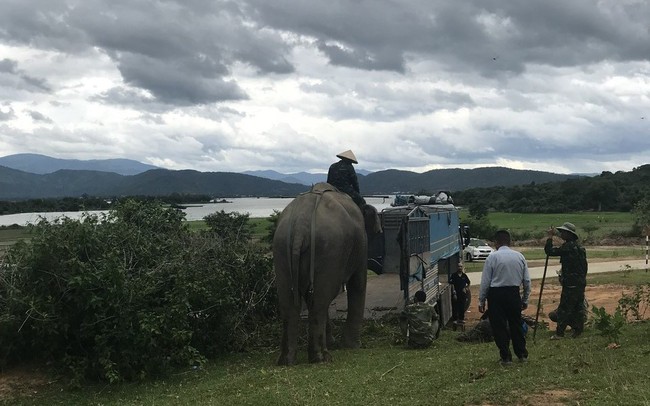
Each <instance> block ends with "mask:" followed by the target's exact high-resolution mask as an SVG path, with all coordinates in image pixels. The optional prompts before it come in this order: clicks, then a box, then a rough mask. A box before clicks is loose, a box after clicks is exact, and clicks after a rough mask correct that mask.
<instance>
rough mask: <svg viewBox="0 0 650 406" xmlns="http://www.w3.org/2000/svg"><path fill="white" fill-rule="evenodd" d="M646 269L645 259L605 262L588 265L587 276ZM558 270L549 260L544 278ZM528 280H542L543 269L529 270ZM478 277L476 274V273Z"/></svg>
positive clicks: (553, 262)
mask: <svg viewBox="0 0 650 406" xmlns="http://www.w3.org/2000/svg"><path fill="white" fill-rule="evenodd" d="M628 266H629V267H630V269H648V265H646V263H645V259H636V260H635V259H632V260H623V261H607V262H591V263H590V264H589V271H588V274H594V273H603V272H616V271H624V270H626V269H628ZM558 270H560V264H559V263H558V260H557V259H555V260H549V263H548V269H547V270H546V277H549V276H556V275H557V274H556V271H558ZM529 271H530V278H531V279H542V275H543V274H544V267H543V266H539V267H533V268H529ZM477 276H478V273H477ZM476 279H477V281H480V280H481V279H480V277H477V278H476Z"/></svg>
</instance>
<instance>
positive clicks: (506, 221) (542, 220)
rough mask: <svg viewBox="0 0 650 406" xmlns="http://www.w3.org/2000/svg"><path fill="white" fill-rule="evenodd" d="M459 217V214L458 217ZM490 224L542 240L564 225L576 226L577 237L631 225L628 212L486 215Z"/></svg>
mask: <svg viewBox="0 0 650 406" xmlns="http://www.w3.org/2000/svg"><path fill="white" fill-rule="evenodd" d="M461 215H462V214H461ZM488 219H489V220H490V223H492V224H494V225H495V226H497V227H499V228H505V229H508V230H510V231H512V232H513V233H516V234H518V235H525V234H527V235H529V236H530V238H542V237H544V236H545V235H546V230H547V229H548V228H549V227H557V226H560V225H562V224H563V223H564V222H567V221H568V222H570V223H573V224H575V225H576V227H577V231H578V234H581V235H584V236H587V235H589V234H592V235H593V237H596V238H598V237H603V236H606V235H610V234H612V233H617V234H620V233H625V232H629V231H630V229H631V228H632V225H633V224H634V218H633V216H632V214H631V213H619V212H579V213H567V214H540V213H532V214H528V213H525V214H522V213H501V212H498V213H497V212H495V213H489V214H488Z"/></svg>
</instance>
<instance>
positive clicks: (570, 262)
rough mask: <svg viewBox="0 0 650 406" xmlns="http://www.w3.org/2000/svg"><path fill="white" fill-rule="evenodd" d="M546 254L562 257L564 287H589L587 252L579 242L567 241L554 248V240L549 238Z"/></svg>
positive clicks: (545, 249) (562, 281) (545, 248)
mask: <svg viewBox="0 0 650 406" xmlns="http://www.w3.org/2000/svg"><path fill="white" fill-rule="evenodd" d="M544 252H546V255H548V256H551V257H560V264H562V269H561V271H560V273H561V283H562V286H579V287H584V286H586V285H587V267H588V266H587V251H585V249H584V247H583V246H581V245H580V244H578V242H577V241H565V242H564V244H562V245H560V246H559V247H554V246H553V240H552V239H550V238H549V239H547V240H546V245H545V246H544Z"/></svg>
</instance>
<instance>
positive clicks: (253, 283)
mask: <svg viewBox="0 0 650 406" xmlns="http://www.w3.org/2000/svg"><path fill="white" fill-rule="evenodd" d="M183 220H184V214H183V213H182V212H181V211H179V210H176V209H170V208H166V207H164V206H163V205H162V204H161V203H158V202H150V203H142V202H140V203H139V202H135V201H125V202H121V203H119V204H118V205H117V206H116V207H115V208H114V209H113V210H111V211H110V212H109V213H108V214H107V215H101V216H96V215H85V216H83V217H82V218H81V219H80V220H70V219H66V218H63V219H59V220H55V221H53V222H49V221H47V220H45V219H41V220H40V221H39V222H38V223H37V224H36V225H35V226H33V227H32V228H31V239H30V241H29V242H25V241H21V242H18V243H17V244H16V245H14V246H13V247H12V248H11V249H10V251H9V252H8V254H7V257H6V260H5V263H6V265H5V270H4V271H3V273H2V275H1V276H2V277H1V278H0V298H1V299H2V300H1V301H0V360H1V361H2V362H3V363H8V362H12V361H14V362H16V361H21V360H27V359H38V360H41V361H51V362H53V363H55V364H56V365H60V366H63V367H65V368H67V370H68V371H70V372H71V374H72V377H73V382H80V381H81V380H82V379H84V378H88V377H90V378H100V379H105V380H108V381H110V382H115V381H120V380H132V379H138V378H143V377H147V376H156V375H160V374H165V373H167V372H169V371H170V370H172V369H173V368H176V367H179V366H188V365H198V364H201V363H202V362H203V361H204V359H205V358H204V357H205V356H206V355H213V354H216V353H218V352H222V351H228V350H233V349H241V348H242V346H245V345H247V344H248V343H249V342H250V332H251V331H253V330H254V329H256V328H259V326H258V325H257V324H255V323H256V322H259V321H260V320H267V319H269V318H272V317H273V316H274V315H275V302H273V303H272V304H271V302H272V301H274V300H275V297H274V296H273V294H272V293H274V292H272V293H271V294H268V293H269V291H270V286H271V284H272V282H273V272H272V266H271V261H270V259H269V258H267V257H266V256H265V255H263V253H261V251H260V250H258V249H256V247H255V246H253V245H252V244H251V243H250V242H248V241H245V240H241V239H237V240H234V242H233V240H232V239H230V238H232V235H236V234H237V233H235V232H233V233H230V232H228V233H225V234H224V235H225V236H226V237H222V236H221V235H220V234H216V233H214V232H205V233H198V234H192V233H191V232H190V231H189V230H188V228H187V226H186V223H184V221H183Z"/></svg>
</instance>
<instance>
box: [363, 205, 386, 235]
mask: <svg viewBox="0 0 650 406" xmlns="http://www.w3.org/2000/svg"><path fill="white" fill-rule="evenodd" d="M361 211H362V212H363V221H364V222H365V223H366V231H367V232H372V233H377V234H379V233H381V232H382V229H381V221H380V220H379V215H378V214H377V209H376V208H375V206H371V205H369V204H364V205H363V206H362V207H361Z"/></svg>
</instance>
